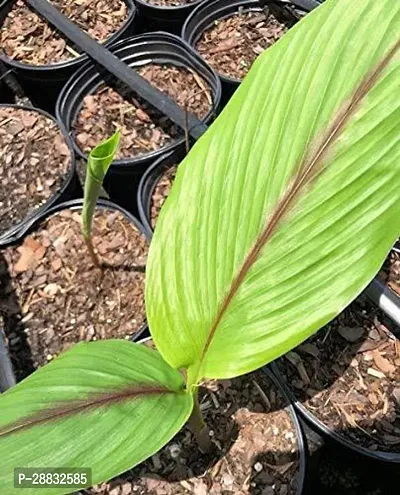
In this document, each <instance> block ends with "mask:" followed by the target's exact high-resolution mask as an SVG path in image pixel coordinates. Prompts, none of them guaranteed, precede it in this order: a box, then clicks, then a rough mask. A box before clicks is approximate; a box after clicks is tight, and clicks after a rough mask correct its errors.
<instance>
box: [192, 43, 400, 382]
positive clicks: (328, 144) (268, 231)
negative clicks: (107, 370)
mask: <svg viewBox="0 0 400 495" xmlns="http://www.w3.org/2000/svg"><path fill="white" fill-rule="evenodd" d="M399 49H400V40H399V41H397V42H396V43H395V44H394V45H393V46H392V48H391V49H390V50H389V51H388V52H387V54H386V55H385V56H384V57H382V59H381V60H380V61H379V62H378V63H377V64H376V65H375V66H374V67H373V68H372V69H371V70H370V71H369V73H368V74H367V75H366V76H365V77H363V78H362V80H361V81H360V83H359V84H358V85H357V87H356V88H355V90H354V91H353V93H352V95H351V96H350V98H348V99H347V102H346V101H345V102H344V103H343V104H342V105H341V106H340V107H339V109H338V110H337V111H336V113H335V114H334V116H333V118H332V120H331V121H330V122H329V123H328V125H327V126H326V129H325V131H324V132H322V133H321V137H320V136H317V137H316V139H314V140H312V141H311V142H310V144H309V145H308V147H307V149H306V151H305V153H304V154H303V158H302V160H301V162H300V164H299V166H298V167H297V172H296V173H295V174H294V176H293V178H292V181H291V183H290V186H289V187H288V189H287V190H286V191H284V192H283V194H282V196H281V198H280V200H279V201H278V203H277V206H276V208H275V210H274V211H273V212H272V214H271V215H270V216H269V219H268V220H267V222H266V226H265V228H264V230H263V231H262V232H261V234H260V235H259V236H258V238H257V240H256V242H255V244H254V245H253V247H252V249H250V251H249V252H248V254H247V255H246V258H245V260H244V262H243V264H242V266H241V268H240V269H239V270H238V272H237V274H236V275H235V277H234V278H233V282H232V284H231V286H230V288H229V291H228V292H227V295H226V296H225V298H224V300H223V302H222V304H221V306H220V309H219V310H218V313H217V316H216V318H215V320H214V323H213V325H212V326H211V328H210V331H209V333H208V336H207V339H206V341H205V344H204V346H203V348H202V351H201V355H200V358H199V360H198V362H197V363H195V364H194V368H195V371H194V373H193V376H192V379H191V380H190V382H189V385H192V384H193V383H197V382H198V380H199V379H201V378H202V377H201V376H199V374H200V371H201V368H202V365H203V363H204V360H205V357H206V355H207V352H208V350H209V348H210V346H211V343H212V340H213V338H214V335H215V333H216V331H217V329H218V327H219V325H220V323H221V321H222V318H223V316H224V315H225V313H226V312H227V310H228V308H229V306H230V304H231V302H232V300H233V298H234V297H235V295H236V293H237V292H238V290H239V288H240V286H241V285H242V283H243V282H244V280H245V278H246V275H247V273H248V272H249V270H250V269H251V267H252V266H253V265H254V263H255V262H256V261H257V260H258V258H259V256H260V254H261V251H262V250H263V248H264V247H265V245H266V244H267V242H268V241H269V240H270V239H271V238H272V236H273V234H274V233H275V231H276V229H277V227H278V226H279V224H280V223H281V221H282V219H283V218H285V217H286V216H287V214H288V213H289V211H291V209H292V207H293V206H294V204H295V203H296V200H297V199H298V198H299V197H300V196H301V194H302V193H303V192H304V190H305V188H306V186H308V185H311V184H312V183H313V182H315V179H316V178H317V177H318V176H319V174H320V173H321V172H323V170H324V169H323V164H324V162H325V159H326V156H327V154H328V153H329V152H330V151H331V149H332V146H333V145H334V144H335V143H336V141H337V139H338V137H339V136H340V135H341V134H342V132H343V130H344V129H345V127H346V124H347V123H348V122H349V120H350V119H351V118H352V117H353V116H354V114H355V113H356V111H357V110H358V109H359V106H360V104H361V103H362V102H363V101H364V99H365V97H366V96H367V95H368V94H369V92H370V91H371V89H372V88H373V87H375V85H376V84H377V82H378V81H379V78H380V77H381V75H382V73H383V71H384V69H385V68H386V67H387V66H388V65H389V63H390V62H391V60H392V59H393V57H394V56H395V54H396V53H397V51H398V50H399ZM319 137H320V139H318V138H319Z"/></svg>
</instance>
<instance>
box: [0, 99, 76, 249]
mask: <svg viewBox="0 0 400 495" xmlns="http://www.w3.org/2000/svg"><path fill="white" fill-rule="evenodd" d="M0 106H2V107H3V106H7V107H13V108H22V109H25V110H30V111H36V112H39V113H41V114H42V115H44V116H46V117H47V118H48V119H51V120H53V121H54V122H55V123H56V124H57V125H58V127H59V129H60V131H61V133H62V134H63V136H64V138H65V141H66V143H67V145H68V148H69V150H70V151H71V166H70V169H69V172H68V174H67V176H66V177H65V179H64V182H63V183H62V185H61V188H60V190H59V191H58V192H57V193H56V194H54V196H52V197H51V198H49V199H48V200H47V202H46V203H45V204H43V205H42V206H40V207H39V208H38V209H37V210H34V211H32V212H31V213H30V214H29V215H28V216H27V217H25V218H24V220H22V221H21V222H19V223H18V224H17V225H14V227H11V228H10V229H9V230H8V231H7V232H5V233H4V234H2V235H0V248H1V247H4V246H6V245H8V244H11V243H14V242H17V241H18V240H20V239H21V238H22V237H23V236H24V234H25V232H26V231H27V230H28V229H29V227H30V226H31V225H32V224H33V223H35V222H36V220H37V219H38V218H40V217H41V216H42V215H43V214H45V213H46V212H47V211H49V210H50V209H51V208H52V207H54V206H56V205H58V204H59V203H62V202H64V201H67V200H70V199H73V198H78V197H80V196H82V187H81V185H80V182H79V179H78V175H77V173H76V164H75V154H74V148H73V145H72V141H71V139H70V138H69V136H68V133H67V131H66V130H65V128H64V126H63V124H62V123H61V122H60V121H59V120H57V119H55V118H54V117H53V116H52V115H50V114H49V113H47V112H45V111H43V110H40V109H38V108H30V107H27V106H23V105H0Z"/></svg>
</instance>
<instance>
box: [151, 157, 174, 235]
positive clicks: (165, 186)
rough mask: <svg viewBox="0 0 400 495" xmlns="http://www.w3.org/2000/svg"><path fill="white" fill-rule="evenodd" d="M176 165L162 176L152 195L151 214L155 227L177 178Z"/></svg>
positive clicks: (152, 225) (152, 224)
mask: <svg viewBox="0 0 400 495" xmlns="http://www.w3.org/2000/svg"><path fill="white" fill-rule="evenodd" d="M175 174H176V165H172V166H171V167H170V168H169V169H168V170H166V171H165V173H164V174H163V175H162V176H161V177H160V179H159V181H158V182H157V184H156V187H155V188H154V192H153V195H152V197H151V205H150V208H151V209H150V216H151V227H152V228H153V229H154V227H155V226H156V222H157V218H158V215H159V214H160V211H161V208H162V207H163V204H164V203H165V200H166V199H167V197H168V194H169V192H170V190H171V187H172V184H173V182H174V179H175Z"/></svg>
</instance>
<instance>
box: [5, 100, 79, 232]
mask: <svg viewBox="0 0 400 495" xmlns="http://www.w3.org/2000/svg"><path fill="white" fill-rule="evenodd" d="M71 161H72V156H71V151H70V149H69V148H68V146H67V143H66V141H65V138H64V136H63V135H62V133H61V132H60V130H59V128H58V126H57V124H56V123H55V122H54V121H53V120H51V119H49V118H48V117H46V116H44V115H43V114H41V113H39V112H35V111H32V110H24V109H17V108H12V107H0V177H1V188H0V235H1V234H4V233H5V232H6V231H7V230H8V229H9V228H11V227H13V226H15V225H16V224H18V223H19V222H21V221H22V220H23V219H24V218H25V217H26V216H27V215H29V214H30V213H32V212H34V210H36V209H37V208H39V207H40V206H42V205H43V204H44V203H45V202H46V201H47V200H48V199H50V198H51V197H52V196H53V195H54V194H55V193H56V192H57V191H59V189H60V187H61V185H62V184H63V182H64V181H65V179H66V176H67V174H68V171H69V168H70V166H71Z"/></svg>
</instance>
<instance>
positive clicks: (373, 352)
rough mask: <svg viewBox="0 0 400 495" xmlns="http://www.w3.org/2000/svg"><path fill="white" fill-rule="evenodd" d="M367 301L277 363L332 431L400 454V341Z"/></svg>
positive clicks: (352, 307) (357, 303)
mask: <svg viewBox="0 0 400 495" xmlns="http://www.w3.org/2000/svg"><path fill="white" fill-rule="evenodd" d="M383 321H384V316H383V314H382V313H381V312H380V311H379V310H378V309H377V308H376V307H375V306H373V305H372V303H370V302H369V301H367V300H366V299H364V298H363V297H361V298H359V299H357V300H356V301H355V302H354V303H352V304H351V305H350V306H349V307H348V308H346V310H345V311H344V312H343V313H341V314H340V315H339V316H338V317H337V318H336V319H335V320H333V321H332V322H331V323H330V324H329V325H327V326H326V327H325V328H324V329H322V330H320V331H319V332H318V333H317V334H316V335H315V336H313V337H312V338H310V339H308V340H307V341H306V342H305V343H304V344H302V345H300V346H299V347H298V348H296V349H295V350H294V351H293V352H290V353H288V354H287V356H286V357H285V358H283V359H281V360H279V364H278V365H279V367H280V369H281V371H282V373H283V375H284V376H285V377H286V381H287V383H288V384H289V386H290V388H291V390H292V392H293V393H294V394H295V395H296V397H297V398H298V399H299V400H300V401H301V402H302V403H303V404H304V405H305V407H306V408H307V409H308V410H309V411H310V412H311V413H312V414H313V415H315V416H316V417H317V418H318V419H319V420H320V421H322V422H323V423H324V424H325V425H327V426H328V427H329V428H331V429H333V430H335V431H336V432H337V433H339V434H340V435H342V436H344V437H345V438H347V439H348V440H350V441H352V442H353V443H355V444H357V445H359V446H362V447H365V448H367V449H369V450H372V451H377V450H379V451H387V452H398V453H400V341H399V339H398V338H396V337H395V336H394V335H393V333H391V332H390V330H389V329H388V328H387V327H386V326H385V324H384V323H383Z"/></svg>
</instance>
